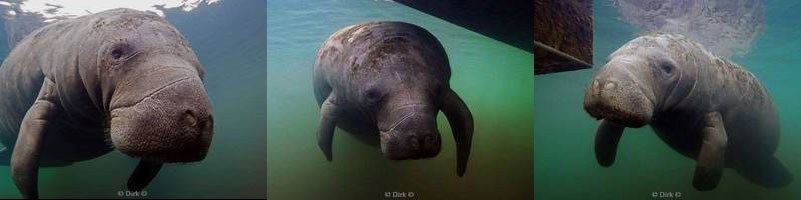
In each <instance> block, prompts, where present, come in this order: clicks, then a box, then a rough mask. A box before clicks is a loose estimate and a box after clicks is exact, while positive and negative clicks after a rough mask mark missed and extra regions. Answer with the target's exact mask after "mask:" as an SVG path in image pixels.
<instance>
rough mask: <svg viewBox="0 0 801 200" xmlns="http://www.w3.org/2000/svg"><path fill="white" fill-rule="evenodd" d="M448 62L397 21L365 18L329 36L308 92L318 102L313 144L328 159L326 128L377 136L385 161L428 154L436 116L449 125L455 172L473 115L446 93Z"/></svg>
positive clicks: (434, 145) (432, 150)
mask: <svg viewBox="0 0 801 200" xmlns="http://www.w3.org/2000/svg"><path fill="white" fill-rule="evenodd" d="M450 77H451V70H450V65H449V64H448V57H447V55H446V54H445V50H444V49H443V47H442V45H441V44H440V43H439V41H438V40H437V39H436V38H435V37H434V36H433V35H432V34H431V33H429V32H428V31H426V30H425V29H423V28H421V27H418V26H416V25H412V24H408V23H403V22H371V23H363V24H357V25H351V26H348V27H345V28H343V29H341V30H339V31H338V32H336V33H334V34H333V35H331V36H330V37H329V38H328V40H326V41H325V43H324V44H323V46H322V47H321V48H320V51H319V52H318V54H317V62H316V64H315V65H314V94H315V96H316V98H317V102H318V103H319V104H320V115H321V116H320V127H319V132H318V134H319V135H318V144H319V146H320V149H321V150H322V151H323V153H324V154H325V156H326V158H327V159H328V160H329V161H331V159H332V152H331V145H332V143H333V134H334V128H335V127H339V128H342V129H343V130H345V131H347V132H349V133H351V134H354V135H355V136H356V137H357V138H360V139H362V140H363V141H365V142H368V143H371V144H375V143H374V141H376V140H378V141H380V146H381V151H382V152H383V154H384V156H386V157H387V158H389V159H393V160H402V159H419V158H429V157H433V156H435V155H437V154H438V153H439V151H440V146H441V140H440V136H439V131H438V130H437V113H438V112H439V111H440V110H442V112H443V113H444V114H445V116H446V117H447V118H448V121H449V122H450V125H451V129H452V130H453V137H454V139H455V141H456V149H457V162H458V163H457V174H458V175H459V176H460V177H461V176H463V175H464V172H465V169H466V167H467V159H468V157H469V155H470V143H471V140H472V135H473V117H472V115H471V114H470V111H469V110H468V109H467V105H465V103H464V102H463V101H462V100H461V99H460V98H459V96H458V95H457V94H456V92H454V91H453V90H451V88H450V84H449V83H448V81H449V80H450Z"/></svg>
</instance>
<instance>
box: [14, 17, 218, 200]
mask: <svg viewBox="0 0 801 200" xmlns="http://www.w3.org/2000/svg"><path fill="white" fill-rule="evenodd" d="M202 77H203V68H202V67H201V66H200V64H199V63H198V61H197V58H196V56H195V54H194V52H193V51H192V49H191V48H190V46H189V44H188V43H187V42H186V40H185V39H184V38H183V36H181V35H180V33H178V31H177V30H176V29H175V28H173V27H172V26H171V25H169V24H168V23H167V22H166V21H165V20H164V19H162V18H161V17H159V16H157V15H154V14H151V13H146V12H141V11H135V10H130V9H113V10H108V11H104V12H101V13H97V14H93V15H88V16H84V17H80V18H76V19H68V20H64V21H61V22H57V23H53V24H50V25H48V26H45V27H43V28H41V29H39V30H37V31H34V32H33V33H31V34H30V35H28V36H27V37H26V38H25V39H24V40H22V41H21V42H20V43H19V44H18V45H17V46H16V47H15V48H14V50H13V51H12V52H11V53H10V54H9V56H8V57H7V59H6V60H5V61H4V62H3V65H2V67H0V80H2V81H3V84H0V116H2V117H0V142H2V143H3V145H4V146H6V147H14V148H13V149H11V148H8V149H6V150H4V151H3V152H2V153H0V158H2V159H0V161H3V162H6V163H8V162H10V165H11V171H12V175H13V178H14V181H15V183H16V184H17V187H18V188H19V189H20V191H21V192H22V195H23V197H26V198H36V197H38V196H37V189H36V187H37V186H36V176H37V171H38V167H40V166H42V167H47V166H64V165H69V164H71V163H73V162H78V161H84V160H89V159H92V158H96V157H99V156H101V155H104V154H106V153H108V152H110V151H111V150H113V149H115V148H116V149H118V150H120V151H121V152H122V153H125V154H127V155H129V156H131V157H136V158H141V159H142V161H141V162H140V163H139V165H138V166H137V168H136V170H135V171H134V173H133V175H132V176H131V177H130V179H129V181H128V186H129V189H130V190H141V189H142V188H144V187H145V186H146V185H147V183H149V182H150V180H152V179H153V177H155V175H156V173H158V171H159V169H160V168H161V165H162V163H170V162H194V161H200V160H203V159H204V158H205V156H206V153H207V152H208V149H209V145H210V142H211V137H212V134H213V121H212V115H211V107H210V104H209V100H208V97H207V96H206V92H205V89H204V87H203V82H202Z"/></svg>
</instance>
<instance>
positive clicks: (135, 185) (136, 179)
mask: <svg viewBox="0 0 801 200" xmlns="http://www.w3.org/2000/svg"><path fill="white" fill-rule="evenodd" d="M162 165H164V164H163V163H161V162H156V161H149V160H145V159H142V160H140V161H139V164H138V165H136V169H134V172H133V174H131V177H129V178H128V191H141V190H142V189H145V186H147V184H149V183H150V181H152V180H153V178H155V177H156V174H158V173H159V170H161V166H162Z"/></svg>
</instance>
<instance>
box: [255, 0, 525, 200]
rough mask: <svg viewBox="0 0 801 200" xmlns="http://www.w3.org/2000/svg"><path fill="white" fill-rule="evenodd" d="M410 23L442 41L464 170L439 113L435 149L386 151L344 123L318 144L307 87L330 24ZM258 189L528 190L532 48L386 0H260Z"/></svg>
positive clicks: (277, 194) (309, 195)
mask: <svg viewBox="0 0 801 200" xmlns="http://www.w3.org/2000/svg"><path fill="white" fill-rule="evenodd" d="M377 20H394V21H404V22H409V23H413V24H416V25H419V26H421V27H423V28H425V29H427V30H429V31H430V32H431V33H433V34H434V36H436V37H437V38H438V39H439V40H440V41H441V42H442V45H443V46H444V47H445V51H446V52H447V53H448V57H449V59H450V64H451V66H452V71H453V75H452V79H451V82H450V83H451V87H452V88H453V89H454V90H455V91H456V92H457V93H458V94H459V95H460V96H461V97H462V99H463V100H464V101H465V102H466V103H467V105H468V106H469V107H470V110H471V111H472V113H473V117H474V119H475V134H474V136H473V146H472V147H473V148H472V154H471V155H470V161H469V163H468V167H467V172H466V174H465V176H464V177H463V178H459V177H457V176H456V151H455V144H454V142H453V136H452V135H451V131H450V128H449V126H448V123H447V121H446V119H445V117H444V115H442V114H440V115H439V118H438V124H439V129H440V132H441V136H442V151H441V152H440V154H439V155H438V156H436V157H434V158H431V159H426V160H410V161H392V160H389V159H387V158H384V157H383V156H382V155H381V153H380V150H379V148H378V147H376V146H370V145H367V144H364V143H362V142H360V141H357V139H356V138H355V137H353V136H351V135H349V134H348V133H347V132H344V131H342V130H337V131H336V132H335V136H334V145H333V149H334V156H333V157H334V161H333V162H330V163H329V162H328V161H326V159H325V157H324V156H323V154H322V152H320V150H319V149H318V147H317V142H316V137H317V136H316V130H317V123H318V121H319V108H318V106H317V102H316V101H315V98H314V94H313V91H312V67H313V64H314V62H315V60H314V59H315V57H316V54H317V50H318V48H319V47H320V45H322V43H323V41H324V40H325V39H326V38H327V37H328V36H330V35H331V34H332V33H334V32H335V31H337V30H339V29H340V28H343V27H345V26H347V25H351V24H357V23H362V22H367V21H377ZM267 35H268V38H267V69H268V72H267V83H268V86H267V94H268V97H267V110H268V113H267V132H268V135H267V164H268V171H267V188H268V192H267V198H268V199H381V198H383V197H384V195H385V192H406V193H408V192H413V193H414V195H415V198H416V199H531V198H533V193H531V188H533V187H534V182H532V181H533V179H532V176H534V173H533V172H534V171H533V169H534V166H533V164H534V161H533V157H532V151H533V150H534V147H533V146H532V145H533V143H532V140H533V139H534V138H533V136H534V135H533V133H532V131H533V129H534V126H533V124H532V123H533V121H532V120H533V119H534V113H533V110H534V107H533V106H534V102H535V101H534V94H533V90H532V88H531V86H532V84H534V82H533V81H534V78H533V70H532V66H533V58H534V57H533V55H532V54H531V53H529V52H526V51H523V50H520V49H517V48H514V47H512V46H509V45H506V44H503V43H501V42H498V41H496V40H493V39H490V38H487V37H485V36H482V35H480V34H477V33H475V32H471V31H469V30H467V29H464V28H461V27H458V26H455V25H453V24H450V23H448V22H446V21H443V20H440V19H438V18H434V17H431V16H429V15H427V14H424V13H421V12H419V11H416V10H414V9H411V8H408V7H406V6H403V5H400V4H398V3H395V2H390V1H356V0H353V1H333V0H325V1H308V0H307V1H288V0H287V1H272V0H271V1H268V2H267Z"/></svg>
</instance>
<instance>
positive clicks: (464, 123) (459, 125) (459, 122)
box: [442, 90, 473, 177]
mask: <svg viewBox="0 0 801 200" xmlns="http://www.w3.org/2000/svg"><path fill="white" fill-rule="evenodd" d="M442 113H444V114H445V117H447V118H448V123H449V124H450V125H451V131H452V132H453V139H454V140H456V175H458V176H459V177H462V176H464V172H465V171H466V170H467V160H468V158H470V148H471V147H470V146H471V144H472V141H473V115H472V114H471V113H470V109H468V108H467V105H466V104H465V103H464V101H462V99H461V98H459V95H457V94H456V92H454V91H453V90H449V91H447V93H446V94H445V97H444V98H443V99H442Z"/></svg>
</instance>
